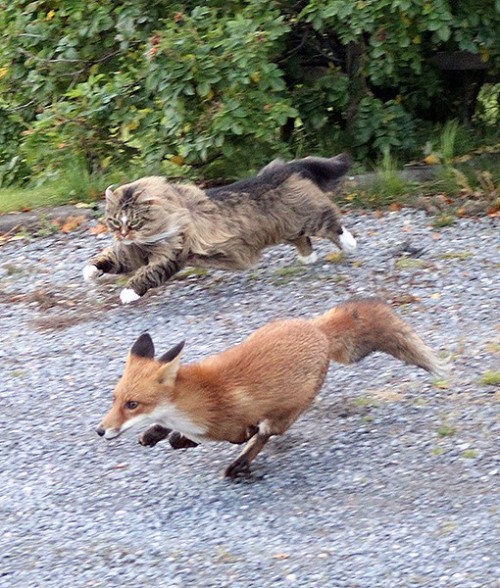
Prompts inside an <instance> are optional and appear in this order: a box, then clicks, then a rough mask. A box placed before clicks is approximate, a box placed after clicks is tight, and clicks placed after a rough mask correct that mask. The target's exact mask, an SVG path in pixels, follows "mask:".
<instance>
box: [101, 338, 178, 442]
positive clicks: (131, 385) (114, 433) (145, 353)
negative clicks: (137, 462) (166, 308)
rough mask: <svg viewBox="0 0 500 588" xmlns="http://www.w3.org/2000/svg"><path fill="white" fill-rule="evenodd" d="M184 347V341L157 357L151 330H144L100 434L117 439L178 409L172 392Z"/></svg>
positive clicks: (126, 367) (114, 395) (116, 390)
mask: <svg viewBox="0 0 500 588" xmlns="http://www.w3.org/2000/svg"><path fill="white" fill-rule="evenodd" d="M183 347H184V341H182V342H181V343H179V344H178V345H176V346H175V347H172V349H170V351H167V353H165V354H163V355H162V356H161V357H160V358H159V359H158V360H155V359H154V355H155V348H154V345H153V340H152V339H151V337H150V336H149V334H148V333H144V334H143V335H141V336H140V337H139V338H138V339H137V341H136V342H135V343H134V345H133V346H132V348H131V349H130V351H129V354H128V357H127V362H126V365H125V371H124V372H123V375H122V377H121V378H120V380H119V382H118V384H117V385H116V388H115V390H114V392H113V404H112V406H111V409H110V411H109V412H108V414H107V415H106V416H105V417H104V418H103V420H102V422H101V424H100V425H99V426H98V427H97V429H96V431H97V434H98V435H100V436H101V437H104V438H105V439H113V438H114V437H118V435H120V434H121V433H123V432H124V431H126V430H127V429H130V428H131V427H134V426H136V425H139V424H140V425H150V424H153V423H156V422H158V420H159V419H160V418H161V416H164V415H165V411H166V412H167V413H168V412H175V407H174V405H173V404H172V402H171V396H172V393H173V390H174V387H175V380H176V378H177V372H178V371H179V366H180V353H181V351H182V348H183Z"/></svg>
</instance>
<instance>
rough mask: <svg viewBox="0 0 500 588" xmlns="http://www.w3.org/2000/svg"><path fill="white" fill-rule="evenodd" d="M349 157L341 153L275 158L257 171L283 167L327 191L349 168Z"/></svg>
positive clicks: (332, 187)
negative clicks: (290, 159) (289, 159)
mask: <svg viewBox="0 0 500 588" xmlns="http://www.w3.org/2000/svg"><path fill="white" fill-rule="evenodd" d="M351 163H352V162H351V158H350V157H349V155H348V154H347V153H341V154H340V155H336V156H335V157H305V158H304V159H293V160H292V161H288V162H285V161H283V160H281V159H275V160H274V161H272V162H271V163H270V164H268V165H266V166H265V167H264V168H263V169H262V170H261V171H260V173H259V175H263V174H265V173H267V172H271V171H278V170H279V169H285V170H286V171H288V172H290V173H297V174H299V175H301V176H302V177H304V178H307V179H308V180H311V181H312V182H314V183H315V184H316V185H317V186H318V187H319V188H321V190H323V191H325V192H328V191H331V190H333V189H335V188H336V187H337V185H338V183H339V180H340V178H342V176H344V175H345V174H346V173H347V172H348V171H349V169H350V168H351Z"/></svg>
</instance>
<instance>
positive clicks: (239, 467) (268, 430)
mask: <svg viewBox="0 0 500 588" xmlns="http://www.w3.org/2000/svg"><path fill="white" fill-rule="evenodd" d="M302 410H303V409H302V407H301V408H299V409H297V410H293V411H290V412H288V413H287V414H286V415H285V416H281V417H279V418H274V419H264V420H263V421H261V422H260V423H259V425H258V427H255V429H256V431H257V432H256V433H255V435H253V437H251V438H250V440H249V441H248V443H247V444H246V445H245V447H244V449H243V451H242V452H241V453H240V454H239V455H238V457H237V458H236V459H235V460H234V461H233V463H231V464H230V465H229V466H228V467H227V468H226V470H225V471H224V477H225V478H236V477H237V476H240V475H248V474H249V473H250V464H251V463H252V461H253V460H254V459H255V458H256V457H257V455H258V454H259V453H260V452H261V451H262V448H263V447H264V445H265V444H266V443H267V442H268V441H269V438H270V437H272V436H273V435H282V434H283V433H284V432H285V431H286V430H287V429H288V428H289V427H290V426H291V425H292V423H294V422H295V421H296V420H297V418H298V417H299V415H300V414H301V413H302Z"/></svg>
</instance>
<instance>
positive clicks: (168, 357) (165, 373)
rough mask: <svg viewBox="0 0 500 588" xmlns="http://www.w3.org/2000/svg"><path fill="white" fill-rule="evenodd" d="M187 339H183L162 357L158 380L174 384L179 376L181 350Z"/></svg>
mask: <svg viewBox="0 0 500 588" xmlns="http://www.w3.org/2000/svg"><path fill="white" fill-rule="evenodd" d="M184 343H185V341H181V342H180V343H178V344H177V345H176V346H175V347H172V349H170V350H169V351H167V353H164V354H163V355H162V356H161V357H160V361H161V363H164V364H165V365H162V366H161V368H160V369H159V370H158V380H159V381H160V382H161V383H162V384H166V385H170V386H173V385H174V383H175V379H176V378H177V372H178V371H179V367H180V365H181V351H182V348H183V347H184Z"/></svg>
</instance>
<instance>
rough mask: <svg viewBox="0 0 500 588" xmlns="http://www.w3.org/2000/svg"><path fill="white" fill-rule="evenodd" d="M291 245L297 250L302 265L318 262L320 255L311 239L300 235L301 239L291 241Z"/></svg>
mask: <svg viewBox="0 0 500 588" xmlns="http://www.w3.org/2000/svg"><path fill="white" fill-rule="evenodd" d="M289 243H291V244H292V245H295V247H296V248H297V251H298V253H297V257H298V259H299V261H300V262H301V263H305V264H309V263H315V262H316V261H317V260H318V254H317V253H316V251H314V250H313V247H312V242H311V237H308V236H307V235H300V237H297V238H295V239H290V240H289Z"/></svg>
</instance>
